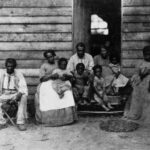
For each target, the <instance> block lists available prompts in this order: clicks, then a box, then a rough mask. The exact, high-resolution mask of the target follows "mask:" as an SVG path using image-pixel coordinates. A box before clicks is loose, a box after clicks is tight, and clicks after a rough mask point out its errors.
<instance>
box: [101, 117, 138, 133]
mask: <svg viewBox="0 0 150 150" xmlns="http://www.w3.org/2000/svg"><path fill="white" fill-rule="evenodd" d="M100 128H101V129H102V130H105V131H109V132H131V131H135V130H136V129H138V128H139V124H137V123H135V122H132V121H127V120H122V119H109V120H106V121H101V123H100Z"/></svg>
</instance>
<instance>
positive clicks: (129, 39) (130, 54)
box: [122, 0, 150, 76]
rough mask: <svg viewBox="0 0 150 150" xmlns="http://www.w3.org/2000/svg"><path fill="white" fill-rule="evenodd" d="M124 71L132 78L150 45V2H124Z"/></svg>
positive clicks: (132, 0)
mask: <svg viewBox="0 0 150 150" xmlns="http://www.w3.org/2000/svg"><path fill="white" fill-rule="evenodd" d="M122 6H123V7H122V14H123V15H122V70H123V72H124V74H126V75H127V76H132V75H133V74H134V72H135V67H136V65H137V64H138V63H139V62H140V61H141V60H142V59H143V54H142V49H143V47H144V46H146V45H150V0H122Z"/></svg>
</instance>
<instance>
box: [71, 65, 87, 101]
mask: <svg viewBox="0 0 150 150" xmlns="http://www.w3.org/2000/svg"><path fill="white" fill-rule="evenodd" d="M73 76H74V81H73V94H74V98H75V100H76V102H77V103H78V104H79V103H80V104H87V102H88V101H89V89H90V84H89V74H88V73H87V72H85V65H84V64H83V63H78V64H77V65H76V71H75V72H74V73H73Z"/></svg>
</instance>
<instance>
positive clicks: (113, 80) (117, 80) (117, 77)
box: [105, 54, 129, 95]
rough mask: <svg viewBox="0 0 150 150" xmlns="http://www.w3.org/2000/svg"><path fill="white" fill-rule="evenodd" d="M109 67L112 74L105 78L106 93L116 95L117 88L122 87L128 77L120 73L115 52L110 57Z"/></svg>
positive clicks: (117, 92)
mask: <svg viewBox="0 0 150 150" xmlns="http://www.w3.org/2000/svg"><path fill="white" fill-rule="evenodd" d="M109 67H110V69H111V71H112V74H111V75H108V76H107V77H106V78H105V80H106V87H107V94H108V95H118V94H119V89H120V88H124V87H125V86H126V85H127V83H128V81H129V79H128V78H127V77H125V76H124V75H122V74H121V71H120V70H121V69H120V64H119V60H118V57H117V56H116V55H115V54H114V55H112V56H111V57H110V63H109Z"/></svg>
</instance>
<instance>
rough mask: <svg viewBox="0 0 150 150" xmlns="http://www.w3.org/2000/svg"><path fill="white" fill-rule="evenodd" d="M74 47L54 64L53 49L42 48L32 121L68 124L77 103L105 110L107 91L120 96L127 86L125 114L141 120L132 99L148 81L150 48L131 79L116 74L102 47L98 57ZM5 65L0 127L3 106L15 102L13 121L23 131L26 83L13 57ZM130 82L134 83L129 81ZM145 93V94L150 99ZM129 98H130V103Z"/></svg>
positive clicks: (0, 77) (117, 68)
mask: <svg viewBox="0 0 150 150" xmlns="http://www.w3.org/2000/svg"><path fill="white" fill-rule="evenodd" d="M76 50H77V52H76V53H75V54H74V55H73V56H72V57H71V58H70V59H69V61H67V59H66V58H59V60H58V62H57V61H56V59H55V58H56V54H55V52H54V51H53V50H47V51H45V52H44V54H43V55H44V57H45V58H46V62H45V63H44V64H43V65H42V66H41V68H40V72H39V76H40V83H39V85H38V87H37V92H36V94H35V118H36V121H37V122H39V123H43V124H46V125H48V126H62V125H66V124H71V123H73V122H75V121H77V120H78V117H77V111H76V110H77V107H78V105H90V104H91V103H93V102H94V103H97V104H98V105H99V106H100V107H102V108H103V109H104V110H106V111H109V110H110V109H112V108H113V107H112V105H111V103H110V101H109V99H108V95H111V96H114V95H118V94H122V95H124V94H126V89H128V86H130V85H132V88H133V92H132V96H131V98H130V99H131V100H130V104H128V107H127V108H128V109H126V110H125V115H124V116H125V117H128V118H132V117H133V115H135V116H136V117H137V118H140V116H141V113H140V114H139V109H140V111H141V110H142V108H143V107H140V106H139V105H138V104H137V103H138V101H137V99H139V97H140V96H141V95H140V96H139V93H140V92H139V86H141V87H142V86H143V82H144V83H146V84H147V81H148V79H150V76H149V73H150V69H149V68H150V57H148V56H150V53H149V52H150V47H145V48H144V49H143V55H144V63H142V65H140V69H139V70H140V71H139V72H137V73H136V76H134V77H133V78H131V79H130V80H129V79H128V78H127V77H125V76H124V75H122V74H121V71H120V65H119V62H118V58H117V57H116V55H111V56H110V57H109V55H108V53H107V50H106V49H105V47H103V46H102V47H101V52H100V55H97V56H95V57H94V59H93V57H92V56H91V55H90V54H88V53H85V45H84V43H78V44H77V45H76ZM145 62H146V63H145ZM5 66H6V70H4V71H1V72H0V125H1V126H0V127H6V118H5V117H4V111H3V107H2V105H3V104H4V103H12V102H17V103H18V111H17V125H18V128H19V130H21V131H24V130H26V124H25V120H26V118H27V111H26V109H27V96H28V89H27V85H26V81H25V79H24V77H23V75H22V73H21V72H19V71H18V70H17V69H15V68H16V66H17V63H16V60H15V59H13V58H8V59H7V60H6V63H5ZM143 66H144V70H142V69H143ZM148 67H149V68H148ZM145 80H146V81H145ZM135 81H137V82H138V83H136V84H133V83H135ZM148 83H149V82H148ZM141 87H140V88H141ZM124 89H125V90H124ZM137 89H138V90H137ZM149 89H150V87H149ZM149 89H148V90H149ZM140 90H141V89H140ZM148 90H147V91H148ZM122 91H123V92H122ZM137 91H138V93H137ZM141 91H142V90H141ZM147 91H146V92H145V94H146V95H147V96H149V97H150V94H149V92H147ZM149 91H150V90H149ZM148 94H149V95H148ZM137 95H138V96H139V97H137ZM135 97H136V98H135ZM132 99H134V100H133V104H132ZM146 101H147V100H146ZM129 105H131V106H130V108H132V107H134V113H132V111H133V110H132V109H130V108H129ZM140 105H141V103H140ZM135 110H136V112H135ZM131 115H132V117H131Z"/></svg>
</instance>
